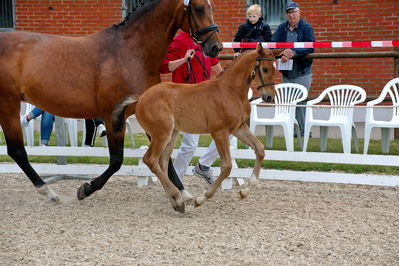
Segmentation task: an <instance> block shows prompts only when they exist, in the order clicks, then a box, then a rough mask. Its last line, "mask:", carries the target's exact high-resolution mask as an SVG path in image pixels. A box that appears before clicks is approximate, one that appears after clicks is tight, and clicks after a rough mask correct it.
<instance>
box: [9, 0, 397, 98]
mask: <svg viewBox="0 0 399 266" xmlns="http://www.w3.org/2000/svg"><path fill="white" fill-rule="evenodd" d="M213 1H214V3H215V6H216V12H215V22H216V23H217V24H219V25H220V36H221V38H222V41H224V42H230V41H232V39H233V35H234V33H235V32H236V30H237V28H238V26H239V25H240V24H241V23H242V22H244V21H245V11H246V1H245V0H213ZM121 2H122V1H121V0H85V1H84V0H47V1H37V0H15V10H16V24H17V30H26V31H36V32H45V33H51V34H61V35H71V36H82V35H87V34H90V33H92V32H94V31H97V30H100V29H103V28H105V27H109V26H111V25H112V24H114V23H118V22H120V21H121ZM338 2H339V3H338V4H333V1H332V0H298V3H299V4H300V6H301V9H302V17H303V18H305V19H306V20H307V21H308V22H309V23H310V24H311V25H312V26H313V28H314V31H315V36H316V40H317V41H350V40H357V41H359V40H392V39H398V36H399V6H398V3H397V0H367V1H366V0H345V1H344V0H339V1H338ZM50 7H52V8H53V10H50ZM385 50H392V49H390V48H389V49H381V48H368V49H366V48H363V49H355V48H348V49H334V50H332V49H318V50H316V53H322V52H333V51H334V52H346V51H353V52H354V51H356V52H357V51H363V52H365V51H385ZM223 53H232V50H231V49H225V51H224V52H223ZM225 63H227V62H224V64H225ZM313 70H314V75H313V76H314V81H313V86H312V88H311V91H310V94H311V95H312V96H317V95H318V94H319V92H320V91H321V90H323V89H324V88H326V87H327V86H331V85H334V84H343V83H349V84H354V85H358V86H361V87H363V88H364V89H366V90H367V92H368V94H369V95H370V96H373V95H378V94H379V91H380V90H381V88H382V87H383V85H384V84H385V83H386V82H387V81H388V80H389V79H391V78H392V77H393V75H394V67H393V59H390V58H385V59H384V58H378V59H334V60H332V59H328V60H326V59H316V60H315V62H314V67H313Z"/></svg>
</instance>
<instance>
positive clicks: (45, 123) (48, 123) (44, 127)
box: [29, 107, 54, 145]
mask: <svg viewBox="0 0 399 266" xmlns="http://www.w3.org/2000/svg"><path fill="white" fill-rule="evenodd" d="M29 114H30V116H31V117H32V119H35V118H36V117H38V116H39V115H42V121H41V123H40V144H43V145H48V142H49V140H50V135H51V131H53V125H54V115H52V114H50V113H47V112H45V111H43V110H42V109H40V108H38V107H35V108H33V110H32V111H31V112H30V113H29Z"/></svg>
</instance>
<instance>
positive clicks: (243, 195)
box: [238, 188, 249, 199]
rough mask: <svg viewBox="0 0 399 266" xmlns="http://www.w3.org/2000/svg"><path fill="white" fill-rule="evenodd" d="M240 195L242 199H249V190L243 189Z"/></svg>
mask: <svg viewBox="0 0 399 266" xmlns="http://www.w3.org/2000/svg"><path fill="white" fill-rule="evenodd" d="M238 193H239V194H240V199H245V198H246V197H248V194H249V190H248V189H245V188H244V189H241V190H240V191H239V192H238Z"/></svg>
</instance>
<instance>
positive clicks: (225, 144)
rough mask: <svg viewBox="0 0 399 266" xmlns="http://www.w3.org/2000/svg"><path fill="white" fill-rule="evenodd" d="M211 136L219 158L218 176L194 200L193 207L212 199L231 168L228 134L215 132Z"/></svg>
mask: <svg viewBox="0 0 399 266" xmlns="http://www.w3.org/2000/svg"><path fill="white" fill-rule="evenodd" d="M211 135H212V137H213V139H214V141H215V144H216V147H217V150H218V153H219V156H220V175H219V176H218V178H217V179H216V180H215V182H213V183H212V185H210V186H209V187H208V189H207V190H206V191H205V192H204V193H203V194H202V195H201V196H199V197H197V198H196V199H195V200H194V206H195V207H198V206H201V205H202V204H203V203H204V202H205V201H206V200H207V199H209V198H211V197H213V195H214V194H215V193H216V190H217V189H218V187H219V186H220V184H222V182H223V180H224V179H226V177H228V176H229V174H230V172H231V168H232V164H231V156H230V141H229V133H228V132H217V133H212V134H211Z"/></svg>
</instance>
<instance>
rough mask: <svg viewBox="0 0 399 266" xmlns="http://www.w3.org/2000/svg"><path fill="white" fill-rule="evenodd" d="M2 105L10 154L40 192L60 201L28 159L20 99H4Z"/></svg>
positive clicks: (2, 122)
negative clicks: (21, 121)
mask: <svg viewBox="0 0 399 266" xmlns="http://www.w3.org/2000/svg"><path fill="white" fill-rule="evenodd" d="M0 100H1V99H0ZM0 106H1V107H2V108H0V125H1V127H2V128H3V132H4V136H5V139H6V143H7V153H8V155H9V156H10V157H11V158H12V159H13V160H14V161H15V162H16V163H17V164H18V166H19V167H20V168H21V169H22V171H23V172H24V173H25V174H26V175H27V176H28V178H29V180H30V181H31V182H32V184H33V185H34V186H35V188H36V191H37V192H38V193H39V194H41V195H44V196H47V198H48V199H50V200H51V201H55V202H57V201H59V197H58V195H57V194H56V193H55V192H54V191H52V190H51V189H50V188H49V187H48V186H47V184H46V183H45V182H44V181H43V179H42V178H41V177H40V176H39V175H38V174H37V172H36V171H35V170H34V169H33V168H32V166H31V164H30V163H29V161H28V155H27V153H26V150H25V147H24V140H23V136H22V129H21V124H20V119H19V111H20V102H19V100H18V101H17V102H9V101H2V102H0Z"/></svg>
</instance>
